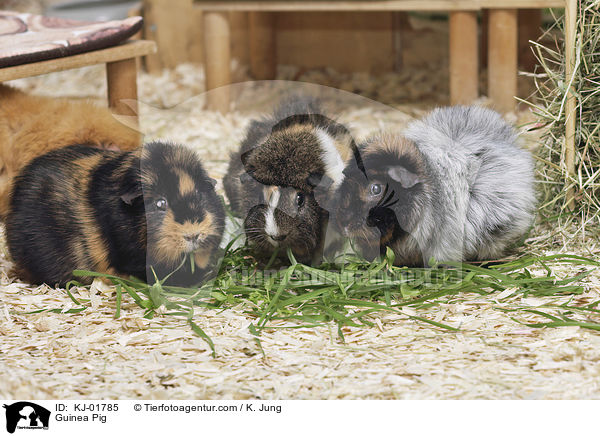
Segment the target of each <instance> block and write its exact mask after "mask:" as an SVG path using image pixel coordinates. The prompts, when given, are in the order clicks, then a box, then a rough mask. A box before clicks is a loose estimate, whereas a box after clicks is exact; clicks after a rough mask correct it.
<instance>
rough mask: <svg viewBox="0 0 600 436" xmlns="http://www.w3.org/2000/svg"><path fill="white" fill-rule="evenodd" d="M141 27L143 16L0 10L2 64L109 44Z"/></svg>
mask: <svg viewBox="0 0 600 436" xmlns="http://www.w3.org/2000/svg"><path fill="white" fill-rule="evenodd" d="M141 28H142V17H130V18H127V19H125V20H117V21H100V22H94V21H92V22H90V21H74V20H65V19H62V18H53V17H44V16H41V15H33V14H23V13H18V12H12V11H1V10H0V68H3V67H12V66H15V65H21V64H27V63H30V62H37V61H42V60H47V59H54V58H60V57H64V56H70V55H74V54H78V53H84V52H88V51H92V50H98V49H101V48H106V47H110V46H113V45H116V44H118V43H120V42H122V41H125V40H126V39H128V38H129V37H131V36H132V35H134V34H135V33H137V32H138V31H139V30H140V29H141Z"/></svg>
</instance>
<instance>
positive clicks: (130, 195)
mask: <svg viewBox="0 0 600 436" xmlns="http://www.w3.org/2000/svg"><path fill="white" fill-rule="evenodd" d="M142 195H143V194H142V188H141V186H139V185H137V186H131V187H130V188H129V189H127V190H125V191H123V192H121V201H122V202H123V203H125V204H126V205H128V206H131V205H132V204H133V202H134V201H135V199H137V198H140V197H141V196H142Z"/></svg>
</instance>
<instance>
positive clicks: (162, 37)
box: [143, 0, 194, 72]
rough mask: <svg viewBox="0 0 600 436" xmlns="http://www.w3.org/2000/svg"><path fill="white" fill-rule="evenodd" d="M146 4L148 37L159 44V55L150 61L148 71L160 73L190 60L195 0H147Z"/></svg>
mask: <svg viewBox="0 0 600 436" xmlns="http://www.w3.org/2000/svg"><path fill="white" fill-rule="evenodd" d="M143 7H144V14H145V16H144V20H145V24H144V26H145V31H146V33H147V35H148V36H147V37H148V38H150V39H152V40H154V41H156V44H157V46H158V51H157V54H156V55H155V56H151V57H149V59H148V61H147V64H148V65H147V67H148V70H149V71H151V72H157V71H160V70H161V69H162V68H175V67H176V66H177V65H178V64H180V63H183V62H189V59H190V55H189V45H190V44H189V37H190V33H191V32H190V28H191V26H192V25H193V23H192V20H193V18H194V14H193V0H144V6H143Z"/></svg>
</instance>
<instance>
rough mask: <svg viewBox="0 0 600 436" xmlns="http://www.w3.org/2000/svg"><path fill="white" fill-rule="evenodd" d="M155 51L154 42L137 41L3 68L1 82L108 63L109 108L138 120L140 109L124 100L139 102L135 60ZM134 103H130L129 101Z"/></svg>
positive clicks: (0, 76)
mask: <svg viewBox="0 0 600 436" xmlns="http://www.w3.org/2000/svg"><path fill="white" fill-rule="evenodd" d="M155 51H156V44H155V43H154V42H153V41H144V40H135V41H132V40H130V41H127V42H125V43H123V44H120V45H117V46H114V47H109V48H105V49H102V50H94V51H90V52H86V53H82V54H78V55H74V56H67V57H63V58H57V59H50V60H47V61H41V62H33V63H29V64H24V65H17V66H15V67H6V68H0V82H5V81H8V80H14V79H21V78H24V77H31V76H39V75H40V74H47V73H53V72H56V71H64V70H70V69H73V68H80V67H86V66H88V65H96V64H106V78H107V87H108V102H109V106H110V107H111V108H112V109H113V110H114V111H115V112H116V113H119V114H122V115H129V116H133V117H137V108H135V107H131V104H125V103H123V101H125V100H133V101H137V66H136V58H137V57H139V56H144V55H147V54H150V53H154V52H155ZM130 103H131V102H130Z"/></svg>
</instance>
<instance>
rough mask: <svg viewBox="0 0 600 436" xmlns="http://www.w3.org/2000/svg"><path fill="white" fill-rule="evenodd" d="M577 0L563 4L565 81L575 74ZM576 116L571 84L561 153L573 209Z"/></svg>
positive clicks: (568, 202)
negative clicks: (572, 178) (572, 182)
mask: <svg viewBox="0 0 600 436" xmlns="http://www.w3.org/2000/svg"><path fill="white" fill-rule="evenodd" d="M577 4H578V2H577V0H568V1H567V2H566V5H565V82H566V83H571V80H572V78H573V75H574V74H575V44H576V36H577ZM576 118H577V98H576V97H575V90H574V89H573V84H572V83H571V85H570V86H569V88H568V89H567V105H566V108H565V142H564V149H563V155H564V157H565V166H566V169H567V180H566V184H567V186H568V189H567V203H566V204H567V208H568V209H569V210H571V211H572V210H574V209H575V194H576V186H577V185H575V186H570V185H571V181H570V180H569V177H575V134H576V123H575V122H576Z"/></svg>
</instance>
